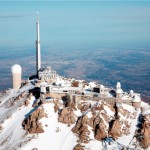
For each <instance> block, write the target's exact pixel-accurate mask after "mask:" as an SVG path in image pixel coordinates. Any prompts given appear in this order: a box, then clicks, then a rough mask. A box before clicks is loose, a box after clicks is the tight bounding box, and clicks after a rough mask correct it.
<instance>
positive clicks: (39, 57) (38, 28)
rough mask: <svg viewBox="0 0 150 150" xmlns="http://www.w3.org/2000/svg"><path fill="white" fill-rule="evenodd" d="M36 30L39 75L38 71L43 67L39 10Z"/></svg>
mask: <svg viewBox="0 0 150 150" xmlns="http://www.w3.org/2000/svg"><path fill="white" fill-rule="evenodd" d="M36 32H37V40H36V72H37V75H38V71H39V70H40V69H41V47H40V25H39V15H38V12H37V21H36Z"/></svg>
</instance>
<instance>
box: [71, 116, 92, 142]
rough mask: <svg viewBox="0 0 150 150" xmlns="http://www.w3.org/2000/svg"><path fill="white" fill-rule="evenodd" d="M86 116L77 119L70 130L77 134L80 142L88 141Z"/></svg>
mask: <svg viewBox="0 0 150 150" xmlns="http://www.w3.org/2000/svg"><path fill="white" fill-rule="evenodd" d="M87 121H88V117H87V116H82V117H81V118H79V119H78V121H77V123H76V125H75V127H74V128H73V129H72V131H73V132H74V133H76V134H78V136H79V142H81V143H88V142H89V134H90V132H89V130H88V125H87Z"/></svg>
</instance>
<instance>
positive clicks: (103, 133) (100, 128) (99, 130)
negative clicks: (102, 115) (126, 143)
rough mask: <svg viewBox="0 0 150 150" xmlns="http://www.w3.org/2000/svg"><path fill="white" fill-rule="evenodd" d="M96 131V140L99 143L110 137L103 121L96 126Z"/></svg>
mask: <svg viewBox="0 0 150 150" xmlns="http://www.w3.org/2000/svg"><path fill="white" fill-rule="evenodd" d="M94 131H95V139H96V140H99V141H102V140H103V139H104V138H105V137H107V135H108V130H107V127H106V125H105V123H104V122H103V120H101V121H100V123H99V124H97V125H96V126H95V128H94Z"/></svg>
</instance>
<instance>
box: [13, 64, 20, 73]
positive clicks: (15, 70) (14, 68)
mask: <svg viewBox="0 0 150 150" xmlns="http://www.w3.org/2000/svg"><path fill="white" fill-rule="evenodd" d="M21 70H22V69H21V66H20V65H18V64H15V65H13V66H12V67H11V72H12V73H21Z"/></svg>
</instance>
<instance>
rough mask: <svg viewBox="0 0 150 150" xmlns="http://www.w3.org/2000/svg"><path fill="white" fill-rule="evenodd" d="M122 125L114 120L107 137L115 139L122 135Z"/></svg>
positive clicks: (117, 120)
mask: <svg viewBox="0 0 150 150" xmlns="http://www.w3.org/2000/svg"><path fill="white" fill-rule="evenodd" d="M121 129H122V124H121V122H120V120H119V119H116V120H114V122H113V125H112V128H111V129H110V132H109V135H110V136H112V137H114V138H115V139H116V138H118V137H120V136H121V135H122V130H121Z"/></svg>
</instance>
